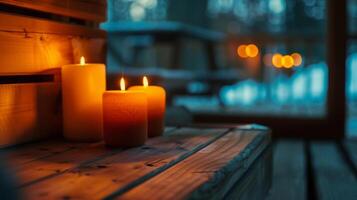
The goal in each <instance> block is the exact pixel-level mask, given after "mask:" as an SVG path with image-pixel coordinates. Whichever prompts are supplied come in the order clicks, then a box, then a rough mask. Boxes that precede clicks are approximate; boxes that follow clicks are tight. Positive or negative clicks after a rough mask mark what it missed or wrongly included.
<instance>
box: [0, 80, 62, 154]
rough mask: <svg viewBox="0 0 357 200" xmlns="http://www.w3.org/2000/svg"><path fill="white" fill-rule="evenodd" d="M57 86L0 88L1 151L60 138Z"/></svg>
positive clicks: (47, 84)
mask: <svg viewBox="0 0 357 200" xmlns="http://www.w3.org/2000/svg"><path fill="white" fill-rule="evenodd" d="M60 100H61V98H60V83H59V82H52V83H34V84H0V133H1V134H0V148H3V147H6V146H9V145H12V144H18V143H24V142H28V141H31V140H36V139H39V138H44V137H48V136H56V135H59V134H60V130H61V129H60V127H61V121H62V120H61V114H60V110H59V107H58V105H59V103H60Z"/></svg>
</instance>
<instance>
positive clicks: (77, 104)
mask: <svg viewBox="0 0 357 200" xmlns="http://www.w3.org/2000/svg"><path fill="white" fill-rule="evenodd" d="M104 91H105V65H103V64H86V63H85V60H84V57H81V61H80V64H72V65H65V66H63V67H62V100H63V135H64V137H65V138H66V139H68V140H71V141H78V142H94V141H98V140H101V139H102V130H103V127H102V94H103V92H104Z"/></svg>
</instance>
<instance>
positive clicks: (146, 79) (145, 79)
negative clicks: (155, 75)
mask: <svg viewBox="0 0 357 200" xmlns="http://www.w3.org/2000/svg"><path fill="white" fill-rule="evenodd" d="M143 85H144V87H147V86H149V81H148V78H146V76H144V77H143Z"/></svg>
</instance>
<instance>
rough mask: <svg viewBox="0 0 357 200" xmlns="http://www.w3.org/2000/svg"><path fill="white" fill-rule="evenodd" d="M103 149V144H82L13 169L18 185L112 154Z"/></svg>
mask: <svg viewBox="0 0 357 200" xmlns="http://www.w3.org/2000/svg"><path fill="white" fill-rule="evenodd" d="M114 152H115V151H110V150H109V149H107V148H105V146H104V144H103V143H94V144H87V145H85V144H83V145H81V146H78V148H72V149H70V150H68V151H63V152H60V153H58V154H54V155H52V156H47V157H42V158H40V159H37V160H34V161H32V162H28V163H25V164H23V165H21V167H19V168H15V167H16V166H15V167H14V168H15V173H16V176H17V177H18V184H19V185H20V186H25V185H29V184H32V183H35V182H38V181H39V180H42V179H46V178H49V177H53V176H55V175H58V174H61V173H63V172H65V171H67V170H69V169H72V168H74V167H77V166H78V165H81V164H84V163H87V162H91V161H94V160H97V159H100V158H102V157H105V156H107V155H110V154H112V153H114Z"/></svg>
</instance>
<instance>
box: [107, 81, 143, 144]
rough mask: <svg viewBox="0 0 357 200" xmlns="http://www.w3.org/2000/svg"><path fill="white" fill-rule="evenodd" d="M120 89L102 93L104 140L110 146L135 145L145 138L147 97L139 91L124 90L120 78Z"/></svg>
mask: <svg viewBox="0 0 357 200" xmlns="http://www.w3.org/2000/svg"><path fill="white" fill-rule="evenodd" d="M120 88H121V90H112V91H106V92H104V94H103V127H104V132H103V136H104V142H105V143H106V145H107V146H111V147H135V146H140V145H143V144H144V143H145V141H146V139H147V124H148V121H147V99H146V94H145V93H143V92H140V91H126V90H125V82H124V79H123V78H122V79H121V80H120Z"/></svg>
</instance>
